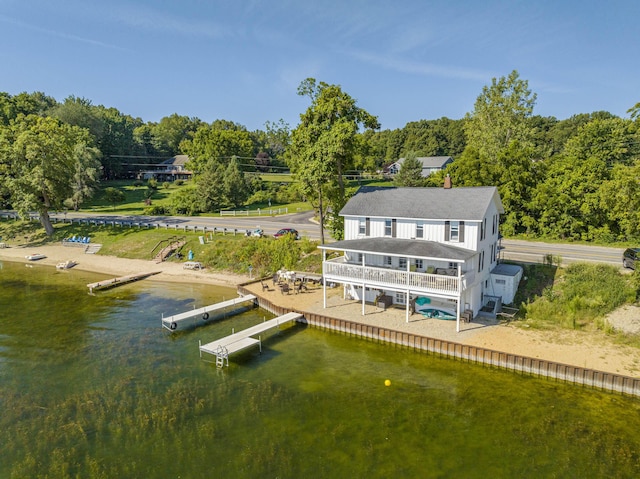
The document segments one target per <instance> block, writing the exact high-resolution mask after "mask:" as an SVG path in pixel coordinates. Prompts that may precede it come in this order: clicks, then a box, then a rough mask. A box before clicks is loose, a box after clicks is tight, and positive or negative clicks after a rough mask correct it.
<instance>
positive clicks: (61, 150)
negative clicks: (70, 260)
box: [0, 115, 94, 236]
mask: <svg viewBox="0 0 640 479" xmlns="http://www.w3.org/2000/svg"><path fill="white" fill-rule="evenodd" d="M90 144H91V138H90V135H89V133H88V132H87V130H84V129H81V128H78V127H73V126H70V125H66V124H62V123H60V122H59V121H58V120H56V119H54V118H50V117H47V118H43V117H39V116H35V115H30V116H27V117H20V118H19V121H15V122H13V123H12V124H11V125H10V126H9V127H5V128H3V129H2V132H1V134H0V162H1V163H2V164H3V165H2V168H0V169H1V170H2V173H3V174H2V175H1V176H0V182H2V183H3V185H4V186H5V188H6V191H9V192H10V195H11V196H10V203H11V205H12V206H13V208H15V209H16V210H17V211H18V212H19V213H20V214H22V215H25V214H27V213H29V212H30V211H34V210H35V211H37V212H38V213H39V215H40V222H41V224H42V226H43V227H44V229H45V231H46V233H47V235H49V236H50V235H52V234H53V232H54V229H53V225H52V224H51V220H50V218H49V211H51V210H52V209H53V210H57V209H62V208H63V206H64V201H65V200H66V199H67V198H70V197H72V195H73V193H74V184H75V183H76V181H77V180H76V179H75V178H74V174H75V173H76V172H78V171H83V170H84V168H83V166H79V165H78V163H81V162H83V161H86V160H92V159H93V158H94V155H93V154H91V153H87V154H85V152H84V151H83V150H87V149H88V148H90V147H89V146H88V145H90Z"/></svg>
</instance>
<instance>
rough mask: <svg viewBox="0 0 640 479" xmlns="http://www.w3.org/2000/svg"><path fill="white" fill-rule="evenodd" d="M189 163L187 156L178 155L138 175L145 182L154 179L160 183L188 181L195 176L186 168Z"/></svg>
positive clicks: (151, 166)
mask: <svg viewBox="0 0 640 479" xmlns="http://www.w3.org/2000/svg"><path fill="white" fill-rule="evenodd" d="M188 161H189V157H188V156H187V155H176V156H174V157H173V158H169V159H168V160H165V161H163V162H162V163H158V164H155V165H148V167H147V169H146V170H145V171H141V172H140V173H139V174H138V177H139V178H141V179H143V180H149V179H151V178H154V179H156V180H158V181H175V180H188V179H190V178H191V176H192V175H193V173H192V172H191V171H189V170H187V169H186V167H185V165H186V164H187V162H188Z"/></svg>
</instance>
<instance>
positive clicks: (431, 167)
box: [385, 156, 453, 178]
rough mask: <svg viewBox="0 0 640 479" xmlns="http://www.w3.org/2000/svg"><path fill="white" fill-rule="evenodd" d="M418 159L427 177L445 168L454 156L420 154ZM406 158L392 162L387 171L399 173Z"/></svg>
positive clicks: (394, 173) (423, 174)
mask: <svg viewBox="0 0 640 479" xmlns="http://www.w3.org/2000/svg"><path fill="white" fill-rule="evenodd" d="M417 159H418V161H420V162H421V163H422V176H423V177H425V178H426V177H427V176H429V175H430V174H431V173H434V172H436V171H440V170H444V169H445V168H446V166H447V165H448V164H449V163H452V162H453V158H452V157H450V156H420V157H418V158H417ZM404 160H405V159H404V158H400V159H399V160H398V161H396V162H395V163H391V164H390V165H389V166H388V167H387V168H386V171H385V172H386V173H387V174H389V175H397V174H398V172H399V171H400V168H401V167H402V163H404Z"/></svg>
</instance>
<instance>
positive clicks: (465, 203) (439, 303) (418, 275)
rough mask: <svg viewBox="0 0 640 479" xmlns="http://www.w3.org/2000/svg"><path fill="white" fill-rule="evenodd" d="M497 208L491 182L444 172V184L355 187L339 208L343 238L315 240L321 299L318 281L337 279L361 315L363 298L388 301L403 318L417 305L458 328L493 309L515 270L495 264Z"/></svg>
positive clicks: (514, 279) (509, 292) (509, 293)
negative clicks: (458, 181)
mask: <svg viewBox="0 0 640 479" xmlns="http://www.w3.org/2000/svg"><path fill="white" fill-rule="evenodd" d="M502 213H504V209H503V207H502V202H501V200H500V195H499V194H498V190H497V188H495V187H468V188H453V187H452V185H451V181H450V178H448V177H447V179H446V180H445V187H444V188H397V187H372V186H364V187H361V188H360V189H359V190H358V191H357V193H356V194H355V195H354V196H353V197H352V198H351V199H350V200H349V201H348V202H347V204H346V205H345V206H344V208H342V210H341V211H340V216H342V217H343V218H344V237H345V239H344V240H342V241H336V242H334V243H328V244H326V245H322V246H320V249H321V250H323V262H322V273H323V276H324V284H325V291H324V294H325V305H326V285H328V284H329V285H330V284H341V285H342V286H343V288H344V296H345V297H347V298H351V299H357V300H360V301H362V314H365V304H366V303H369V304H372V303H373V304H374V305H376V306H378V307H380V305H381V304H382V305H383V307H387V306H391V305H396V306H400V307H404V308H406V311H407V321H408V320H409V314H410V312H412V311H418V309H420V308H419V307H418V306H417V305H420V306H421V307H422V308H426V311H427V312H428V314H440V313H442V314H447V315H448V317H449V318H451V319H456V320H457V328H458V330H459V328H460V319H461V318H463V317H464V318H465V319H466V318H468V317H469V316H471V317H473V316H475V315H477V314H478V313H479V312H481V311H483V312H484V311H487V310H491V311H492V312H494V313H495V312H498V311H499V310H498V311H496V305H497V307H498V308H499V307H500V304H501V296H502V297H504V299H505V300H506V301H508V302H511V301H512V300H513V295H514V294H515V289H517V283H518V281H519V279H520V277H521V273H518V269H520V268H519V267H516V268H514V269H513V271H512V270H511V269H509V268H506V269H505V268H502V269H500V268H496V266H497V265H498V241H499V231H498V228H499V225H500V215H501V214H502ZM328 252H338V253H341V255H340V256H338V257H335V258H333V257H330V256H329V257H328V256H327V253H328ZM496 269H497V271H495V273H496V274H495V275H494V270H496ZM506 280H508V281H506ZM507 283H508V284H507ZM428 317H431V316H428Z"/></svg>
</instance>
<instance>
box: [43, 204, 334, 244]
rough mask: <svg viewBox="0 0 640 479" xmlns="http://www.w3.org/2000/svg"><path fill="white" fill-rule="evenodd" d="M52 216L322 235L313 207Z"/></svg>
mask: <svg viewBox="0 0 640 479" xmlns="http://www.w3.org/2000/svg"><path fill="white" fill-rule="evenodd" d="M51 218H57V219H58V220H60V221H61V220H63V219H64V218H66V219H67V220H69V219H91V220H95V221H109V222H111V221H117V222H132V223H142V224H161V225H170V226H176V225H177V226H179V227H183V226H188V227H189V228H193V227H194V226H197V227H199V228H202V227H204V226H206V227H207V228H208V229H213V228H229V229H234V228H236V229H238V230H240V231H245V230H247V229H255V228H262V230H263V231H264V232H265V234H267V235H273V234H274V233H275V232H276V231H278V230H279V229H281V228H295V229H296V230H298V232H299V233H300V235H301V236H305V237H308V238H310V239H315V240H318V239H320V226H319V225H318V223H316V222H314V221H313V211H304V212H301V213H292V214H288V215H281V216H268V215H265V216H222V217H215V218H214V217H209V216H142V215H121V214H114V215H112V214H104V213H100V214H95V213H76V212H68V213H66V214H65V213H57V214H51ZM325 238H329V234H328V233H327V232H326V231H325Z"/></svg>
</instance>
